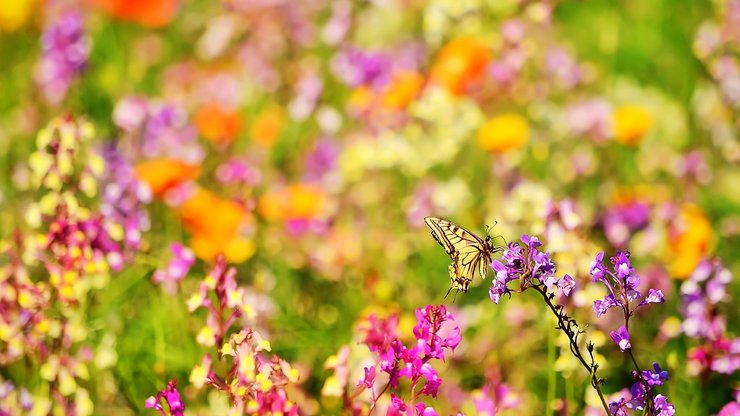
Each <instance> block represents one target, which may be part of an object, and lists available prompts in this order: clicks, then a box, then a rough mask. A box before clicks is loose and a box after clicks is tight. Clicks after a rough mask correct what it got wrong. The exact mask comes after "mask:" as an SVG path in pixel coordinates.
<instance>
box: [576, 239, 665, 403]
mask: <svg viewBox="0 0 740 416" xmlns="http://www.w3.org/2000/svg"><path fill="white" fill-rule="evenodd" d="M629 257H630V253H629V252H622V251H618V252H617V254H616V255H615V256H614V257H612V258H611V264H612V269H613V270H609V269H608V268H606V267H604V264H603V259H604V253H603V252H600V253H599V254H597V255H596V259H595V260H594V262H593V263H591V268H590V273H591V276H592V277H593V283H599V282H600V283H603V284H604V285H605V286H606V287H607V289H608V290H609V294H607V295H606V297H605V298H604V299H599V300H596V301H594V306H593V308H594V311H595V312H596V316H597V317H599V316H602V315H603V314H605V313H606V312H607V311H608V310H609V309H611V308H615V307H618V308H620V309H621V310H622V314H623V317H624V325H622V326H620V327H619V329H618V330H617V331H611V333H610V335H611V338H612V340H613V341H614V343H615V344H617V345H618V346H619V349H620V350H621V351H622V352H627V354H628V355H629V356H630V358H631V360H632V363H633V364H634V365H635V371H633V372H632V376H633V378H634V379H635V383H634V384H633V385H632V387H630V393H631V399H630V400H627V399H625V398H624V397H621V398H620V399H619V400H618V401H614V402H611V403H609V409H610V410H611V412H612V414H615V415H620V416H622V415H624V416H626V415H627V413H626V412H627V410H632V411H635V410H639V411H643V410H644V411H645V412H647V413H648V414H652V415H658V414H660V415H672V414H673V413H674V412H675V409H674V407H673V405H672V404H671V403H670V402H668V399H667V398H666V397H665V396H663V395H662V394H655V392H654V388H655V387H657V386H662V385H663V382H664V381H665V380H668V372H667V371H663V370H661V368H660V366H659V365H658V363H653V370H641V369H640V367H639V366H638V364H637V360H636V358H635V355H634V353H633V351H632V349H633V346H632V342H631V339H630V333H629V324H630V318H631V317H632V315H633V313H634V312H635V310H636V309H637V308H639V307H641V306H645V305H649V304H653V303H663V302H664V301H665V298H664V296H663V292H661V291H660V290H655V289H648V293H647V295H645V296H644V297H642V295H641V294H640V291H639V290H638V288H639V285H640V277H639V275H638V274H637V273H636V272H635V270H634V268H633V267H632V263H631V262H630V259H629ZM640 298H642V299H640ZM638 300H639V302H638Z"/></svg>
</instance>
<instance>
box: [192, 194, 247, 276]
mask: <svg viewBox="0 0 740 416" xmlns="http://www.w3.org/2000/svg"><path fill="white" fill-rule="evenodd" d="M179 212H180V217H181V218H182V222H183V224H184V225H185V229H186V230H188V231H189V232H190V233H191V234H192V235H191V238H190V246H191V248H192V249H193V252H194V253H195V255H196V256H198V257H200V258H202V259H204V260H207V261H212V260H214V259H215V258H216V256H217V255H218V254H220V253H223V254H225V255H226V258H227V259H228V260H229V261H231V262H241V261H244V260H246V259H247V258H249V257H251V256H252V254H253V253H254V249H255V247H254V242H253V241H252V240H250V239H248V238H246V237H243V236H241V235H240V231H241V229H242V227H244V225H245V223H247V222H248V221H250V220H251V218H250V216H249V214H248V213H247V212H246V211H245V210H244V208H243V207H242V206H241V205H239V204H238V203H236V202H234V201H231V200H228V199H223V198H221V197H219V196H217V195H216V194H214V193H213V192H210V191H208V190H205V189H202V188H199V189H197V190H196V191H195V193H194V194H193V195H192V196H191V197H190V199H188V200H187V201H185V203H183V204H182V205H181V206H180V208H179ZM214 213H218V215H214Z"/></svg>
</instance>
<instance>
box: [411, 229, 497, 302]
mask: <svg viewBox="0 0 740 416" xmlns="http://www.w3.org/2000/svg"><path fill="white" fill-rule="evenodd" d="M424 222H425V223H426V224H427V226H429V228H430V229H431V230H432V237H434V239H435V240H437V242H438V243H439V245H441V246H442V248H444V249H445V251H446V252H447V254H448V255H449V256H450V259H451V260H452V263H451V264H450V265H449V267H448V268H447V270H448V272H449V274H450V289H449V290H448V291H447V294H449V293H450V291H451V290H452V289H455V290H456V291H458V292H459V291H462V292H463V293H465V292H467V291H468V286H469V285H470V282H472V281H473V279H474V278H475V276H476V275H479V276H480V277H481V278H482V279H485V277H486V273H487V271H488V267H489V265H490V264H491V260H492V256H493V254H494V253H497V252H499V251H501V250H502V249H501V248H500V247H496V246H495V245H494V244H493V240H492V239H491V237H490V236H486V238H480V237H478V236H477V235H475V234H473V233H471V232H470V231H468V230H466V229H465V228H463V227H461V226H459V225H457V224H455V223H453V222H451V221H447V220H445V219H442V218H437V217H426V218H424Z"/></svg>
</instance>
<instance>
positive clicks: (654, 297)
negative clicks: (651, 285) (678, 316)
mask: <svg viewBox="0 0 740 416" xmlns="http://www.w3.org/2000/svg"><path fill="white" fill-rule="evenodd" d="M663 302H665V298H664V297H663V292H662V291H660V290H655V289H648V294H647V296H645V299H643V301H642V303H640V305H647V304H648V303H663Z"/></svg>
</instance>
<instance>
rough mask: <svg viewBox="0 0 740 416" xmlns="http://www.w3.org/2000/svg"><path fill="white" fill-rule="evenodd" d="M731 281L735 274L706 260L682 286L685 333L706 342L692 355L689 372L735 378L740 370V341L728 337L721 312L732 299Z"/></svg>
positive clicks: (693, 351) (690, 352) (695, 348)
mask: <svg viewBox="0 0 740 416" xmlns="http://www.w3.org/2000/svg"><path fill="white" fill-rule="evenodd" d="M731 280H732V274H731V272H730V271H729V270H728V269H727V268H725V267H724V266H723V265H722V264H721V263H720V262H719V261H718V260H713V261H709V260H705V261H703V262H701V263H700V264H699V266H697V268H696V270H694V272H693V273H692V274H691V276H690V277H689V279H688V280H686V281H685V282H684V283H683V284H682V285H681V294H682V298H683V299H682V300H683V315H684V320H683V331H684V333H685V334H686V335H687V336H689V337H692V338H696V339H699V340H700V341H701V342H702V344H701V345H699V346H697V347H694V348H692V349H690V350H689V353H688V355H689V363H690V365H689V369H690V372H692V373H694V374H699V373H706V372H708V371H714V372H717V373H721V374H732V373H734V372H735V371H737V370H738V369H740V338H737V337H735V338H730V337H728V335H727V333H726V330H727V323H726V319H725V317H724V316H723V315H721V314H720V313H719V311H718V310H717V305H718V304H719V303H720V302H722V301H726V300H727V298H728V293H727V285H728V284H729V283H730V281H731Z"/></svg>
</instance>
